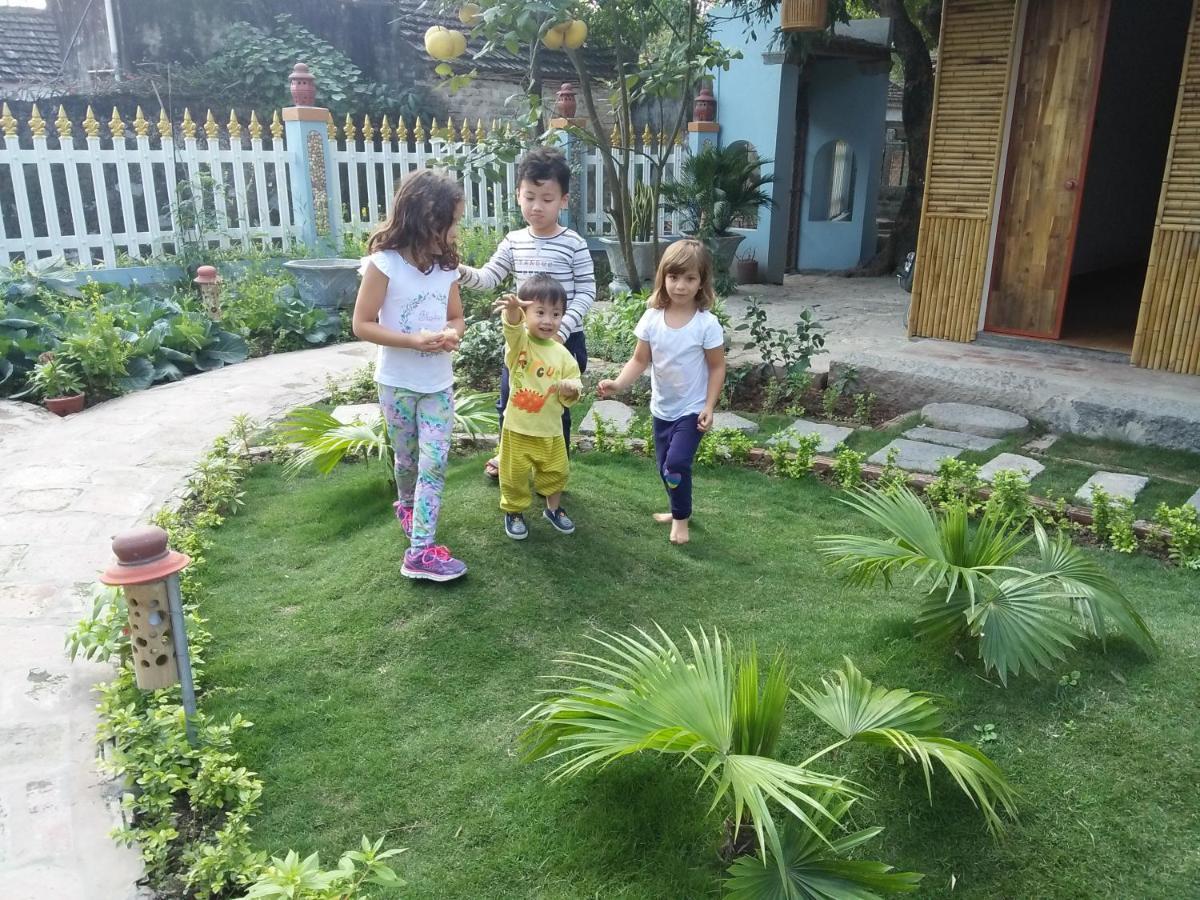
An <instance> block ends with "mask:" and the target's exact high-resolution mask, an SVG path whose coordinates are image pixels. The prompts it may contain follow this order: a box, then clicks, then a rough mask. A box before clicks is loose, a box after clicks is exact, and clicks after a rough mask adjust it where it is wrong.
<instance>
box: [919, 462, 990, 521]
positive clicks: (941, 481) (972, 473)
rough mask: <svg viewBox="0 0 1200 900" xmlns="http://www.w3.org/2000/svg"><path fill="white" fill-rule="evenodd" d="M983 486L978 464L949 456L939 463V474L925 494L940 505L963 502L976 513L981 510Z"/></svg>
mask: <svg viewBox="0 0 1200 900" xmlns="http://www.w3.org/2000/svg"><path fill="white" fill-rule="evenodd" d="M982 486H983V482H982V481H981V480H980V478H979V466H978V465H976V464H975V463H969V462H963V461H962V460H961V459H951V458H950V457H947V458H946V459H943V460H942V461H941V462H940V463H938V469H937V476H936V477H935V478H934V479H933V483H932V484H930V485H929V487H928V488H926V490H925V496H927V497H928V498H929V499H930V500H932V501H933V502H934V504H936V505H937V506H940V507H948V506H954V505H957V504H963V505H965V506H966V508H967V512H969V513H970V514H971V515H974V514H975V513H976V512H977V511H978V510H979V500H978V496H979V489H980V488H981V487H982Z"/></svg>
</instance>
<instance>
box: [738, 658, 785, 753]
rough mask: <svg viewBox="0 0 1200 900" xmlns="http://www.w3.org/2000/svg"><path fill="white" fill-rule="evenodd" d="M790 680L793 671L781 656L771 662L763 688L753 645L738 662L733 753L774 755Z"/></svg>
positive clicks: (781, 726)
mask: <svg viewBox="0 0 1200 900" xmlns="http://www.w3.org/2000/svg"><path fill="white" fill-rule="evenodd" d="M790 681H791V670H790V669H789V667H788V665H787V663H786V662H785V661H784V658H783V656H782V655H777V656H776V657H775V658H774V659H773V660H772V661H771V665H770V667H769V668H768V669H767V678H766V681H765V682H764V683H763V685H762V687H761V689H760V686H759V672H758V652H757V650H756V649H755V648H754V647H751V648H750V652H749V653H747V654H746V655H745V656H743V657H742V658H741V659H740V660H739V661H738V664H737V668H736V671H735V673H734V686H733V747H732V749H733V752H734V753H746V754H752V755H755V756H771V757H773V756H774V755H775V744H776V743H777V742H778V740H779V732H780V730H781V729H782V728H783V715H784V710H785V707H786V706H787V701H788V683H789V682H790Z"/></svg>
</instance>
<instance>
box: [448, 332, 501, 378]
mask: <svg viewBox="0 0 1200 900" xmlns="http://www.w3.org/2000/svg"><path fill="white" fill-rule="evenodd" d="M503 364H504V331H503V329H502V328H501V326H500V323H499V322H497V321H496V320H495V319H481V320H480V321H477V322H472V323H471V324H470V325H468V326H467V330H466V332H464V333H463V339H462V342H461V343H460V344H459V345H458V352H456V353H455V354H454V376H455V378H456V379H458V380H459V381H460V382H462V383H463V384H466V385H468V386H470V387H472V388H474V389H476V390H494V389H495V388H496V387H497V385H498V384H499V380H500V367H501V366H502V365H503Z"/></svg>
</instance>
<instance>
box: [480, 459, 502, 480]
mask: <svg viewBox="0 0 1200 900" xmlns="http://www.w3.org/2000/svg"><path fill="white" fill-rule="evenodd" d="M483 474H485V475H486V476H487V477H488V478H492V479H499V478H500V460H499V459H497V458H496V457H494V456H493V457H492V458H491V459H489V460H488V461H487V463H485V464H484V467H483Z"/></svg>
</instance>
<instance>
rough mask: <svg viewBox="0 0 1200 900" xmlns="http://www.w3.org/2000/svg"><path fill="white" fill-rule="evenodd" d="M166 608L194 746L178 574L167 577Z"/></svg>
mask: <svg viewBox="0 0 1200 900" xmlns="http://www.w3.org/2000/svg"><path fill="white" fill-rule="evenodd" d="M167 606H168V607H170V610H171V642H172V643H173V644H174V645H175V660H176V662H177V663H178V665H179V686H180V689H181V691H182V693H183V715H184V726H185V728H186V729H187V738H188V743H190V744H191V745H192V746H193V747H194V746H196V725H195V722H194V721H193V720H194V719H195V717H196V686H195V684H193V682H192V660H191V657H190V656H188V642H187V631H186V630H185V629H184V624H183V595H182V594H181V593H180V591H179V573H177V572H176V573H174V574H172V575H169V576H167Z"/></svg>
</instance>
